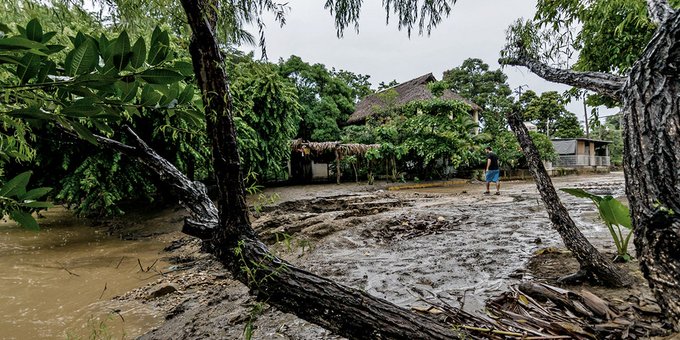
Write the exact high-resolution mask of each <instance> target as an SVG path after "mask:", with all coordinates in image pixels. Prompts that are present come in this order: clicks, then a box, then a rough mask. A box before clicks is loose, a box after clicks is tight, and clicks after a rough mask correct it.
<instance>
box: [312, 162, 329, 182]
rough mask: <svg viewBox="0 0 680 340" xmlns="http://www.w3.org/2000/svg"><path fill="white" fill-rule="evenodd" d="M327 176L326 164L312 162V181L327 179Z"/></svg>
mask: <svg viewBox="0 0 680 340" xmlns="http://www.w3.org/2000/svg"><path fill="white" fill-rule="evenodd" d="M328 176H329V173H328V163H315V162H312V179H327V178H328Z"/></svg>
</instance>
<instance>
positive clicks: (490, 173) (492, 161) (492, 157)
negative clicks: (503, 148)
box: [484, 146, 501, 195]
mask: <svg viewBox="0 0 680 340" xmlns="http://www.w3.org/2000/svg"><path fill="white" fill-rule="evenodd" d="M484 150H485V151H486V191H485V192H484V195H489V194H491V193H490V192H489V185H490V184H491V182H494V183H496V195H500V194H501V192H500V189H501V181H500V179H499V177H500V170H499V168H498V156H496V154H495V153H493V151H492V150H491V147H490V146H487V147H486V148H485V149H484Z"/></svg>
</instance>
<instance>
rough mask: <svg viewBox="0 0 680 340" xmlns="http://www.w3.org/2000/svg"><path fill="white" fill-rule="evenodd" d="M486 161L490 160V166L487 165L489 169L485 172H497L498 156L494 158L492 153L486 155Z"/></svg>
mask: <svg viewBox="0 0 680 340" xmlns="http://www.w3.org/2000/svg"><path fill="white" fill-rule="evenodd" d="M486 159H487V160H488V159H490V160H491V164H489V169H487V170H498V156H496V154H495V153H493V151H492V152H489V153H487V154H486ZM487 163H488V162H487Z"/></svg>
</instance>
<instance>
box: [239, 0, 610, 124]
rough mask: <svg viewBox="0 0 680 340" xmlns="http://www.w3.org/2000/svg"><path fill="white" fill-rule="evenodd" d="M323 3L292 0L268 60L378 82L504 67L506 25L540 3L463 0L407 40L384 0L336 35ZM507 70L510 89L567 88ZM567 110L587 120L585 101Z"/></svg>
mask: <svg viewBox="0 0 680 340" xmlns="http://www.w3.org/2000/svg"><path fill="white" fill-rule="evenodd" d="M324 3H325V1H323V0H290V2H289V6H290V11H289V13H288V14H287V17H286V21H287V22H286V25H285V26H283V27H282V28H280V27H279V26H278V25H277V24H276V23H274V22H273V20H272V21H271V22H269V23H268V26H267V28H266V46H267V54H268V56H269V59H270V60H271V61H274V62H276V61H277V60H278V59H279V58H288V57H289V56H290V55H293V54H294V55H298V56H300V57H301V58H302V59H303V60H305V61H307V62H309V63H322V64H325V65H326V66H327V67H328V68H331V67H335V68H337V69H344V70H348V71H352V72H354V73H361V74H368V75H370V76H371V78H370V79H369V81H370V82H371V84H373V87H374V88H375V87H377V84H378V83H379V82H381V81H384V82H389V81H391V80H393V79H396V80H397V81H398V82H403V81H407V80H409V79H413V78H415V77H418V76H420V75H423V74H426V73H429V72H432V73H433V74H434V75H435V77H437V79H441V77H442V73H443V72H444V71H445V70H448V69H451V68H453V67H456V66H460V64H461V63H462V62H463V61H464V60H465V59H467V58H480V59H482V60H484V62H486V63H487V64H489V65H490V66H491V68H492V69H495V68H499V67H500V66H499V65H498V62H497V60H498V55H499V51H500V50H501V49H502V48H503V45H504V42H505V30H506V29H507V27H508V26H509V25H510V24H511V23H512V22H513V21H515V20H517V19H518V18H521V17H524V18H530V17H532V16H533V14H534V12H535V5H536V1H535V0H459V1H458V3H457V4H456V5H455V6H454V8H453V11H452V13H451V16H450V17H449V18H447V19H445V20H444V21H443V22H442V23H441V24H440V25H439V26H438V27H437V28H435V29H434V30H433V31H432V34H431V35H430V36H429V37H428V36H427V35H423V36H418V35H417V34H413V35H412V36H411V38H410V39H409V37H408V35H407V33H406V31H399V30H398V29H397V25H396V22H390V24H389V26H386V25H385V10H384V9H383V8H382V7H381V3H382V1H381V0H364V4H363V6H362V11H361V21H360V24H359V33H358V34H357V33H356V31H354V29H348V30H347V31H345V34H344V37H343V38H337V36H336V31H335V27H334V24H333V17H332V16H331V14H330V13H329V12H328V10H326V9H324V8H323V5H324ZM415 33H417V32H415ZM251 49H252V48H251ZM257 53H258V52H257V51H256V54H257ZM504 72H505V73H506V74H507V75H508V82H509V83H510V86H511V87H512V88H516V87H518V86H520V85H528V88H529V89H531V90H534V91H536V92H538V93H541V92H544V91H551V90H554V91H559V92H563V91H564V90H567V89H568V88H569V87H567V86H564V85H559V84H554V83H550V82H547V81H544V80H542V79H541V78H539V77H537V76H535V75H533V74H532V73H531V72H529V71H528V70H527V69H525V68H518V67H507V68H505V69H504ZM568 109H569V110H570V111H572V112H574V113H576V115H577V116H578V117H579V119H580V120H583V106H582V104H581V103H571V104H570V105H569V106H568ZM615 112H616V111H606V112H601V114H600V115H601V116H604V115H609V114H612V113H615Z"/></svg>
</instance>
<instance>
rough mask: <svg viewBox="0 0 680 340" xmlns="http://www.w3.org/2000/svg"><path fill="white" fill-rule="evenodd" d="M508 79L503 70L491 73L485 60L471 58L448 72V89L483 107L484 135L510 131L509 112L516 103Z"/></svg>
mask: <svg viewBox="0 0 680 340" xmlns="http://www.w3.org/2000/svg"><path fill="white" fill-rule="evenodd" d="M507 79H508V77H507V76H506V75H505V74H504V73H503V71H501V70H493V71H491V70H489V65H488V64H486V63H484V62H483V61H482V60H481V59H477V58H470V59H466V60H465V61H463V64H461V66H458V67H454V68H452V69H450V70H448V71H444V77H443V79H442V82H443V83H444V86H445V87H446V88H448V89H450V90H452V91H454V92H456V93H458V94H460V95H461V96H463V97H464V98H467V99H469V100H471V101H472V102H473V103H475V104H477V105H479V106H481V107H482V112H481V117H480V121H481V123H482V132H485V133H488V134H490V135H491V136H497V135H498V134H499V133H501V132H503V131H506V130H507V127H506V126H507V123H506V122H505V113H506V112H507V111H508V110H509V109H510V107H511V104H512V102H513V100H512V98H511V97H510V95H511V94H512V91H511V90H510V87H509V86H508V84H507Z"/></svg>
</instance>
